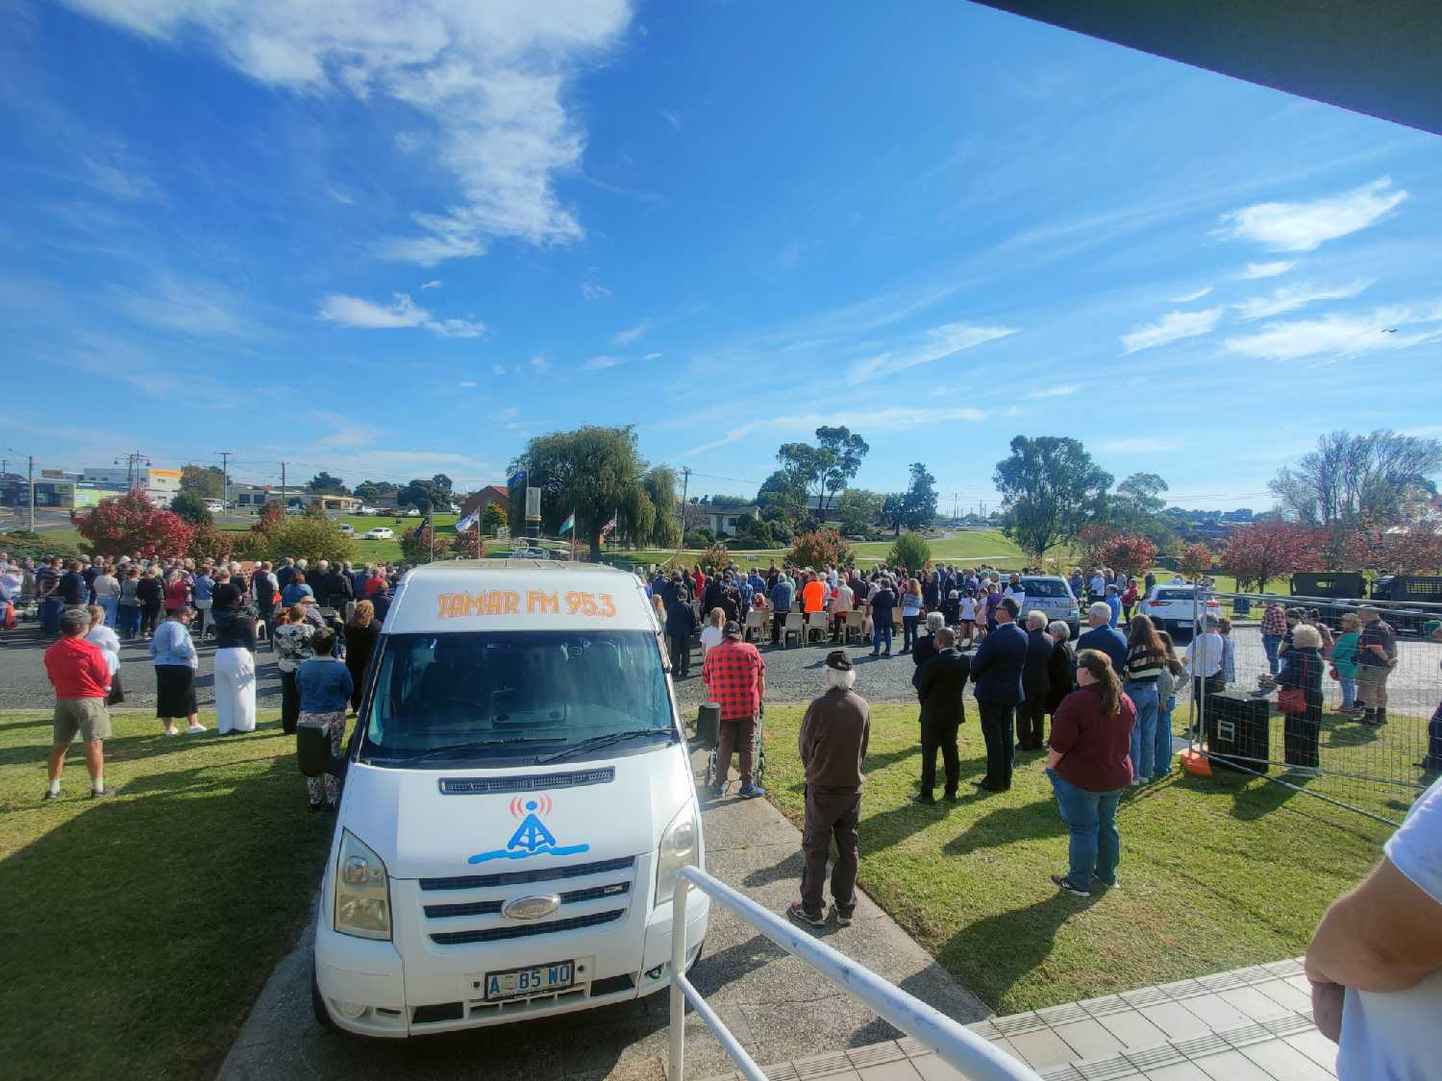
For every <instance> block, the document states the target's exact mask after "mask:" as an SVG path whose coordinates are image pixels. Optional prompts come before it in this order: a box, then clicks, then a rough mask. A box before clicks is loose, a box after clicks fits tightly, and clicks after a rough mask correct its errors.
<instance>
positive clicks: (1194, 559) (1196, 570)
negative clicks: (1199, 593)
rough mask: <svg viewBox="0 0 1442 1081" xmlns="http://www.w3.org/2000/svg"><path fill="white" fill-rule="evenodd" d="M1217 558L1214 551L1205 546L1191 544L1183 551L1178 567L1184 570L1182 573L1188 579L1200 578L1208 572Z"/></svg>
mask: <svg viewBox="0 0 1442 1081" xmlns="http://www.w3.org/2000/svg"><path fill="white" fill-rule="evenodd" d="M1215 558H1216V557H1215V556H1213V555H1212V550H1211V549H1210V548H1208V547H1207V546H1206V545H1205V544H1200V543H1197V544H1189V545H1187V546H1186V547H1185V548H1183V549H1182V555H1181V558H1180V559H1178V560H1177V565H1178V566H1179V567H1181V568H1182V573H1183V574H1185V575H1186V576H1187V577H1188V578H1199V577H1201V576H1202V575H1203V574H1205V573H1206V572H1207V570H1208V569H1209V568H1210V567H1211V565H1212V561H1213V559H1215Z"/></svg>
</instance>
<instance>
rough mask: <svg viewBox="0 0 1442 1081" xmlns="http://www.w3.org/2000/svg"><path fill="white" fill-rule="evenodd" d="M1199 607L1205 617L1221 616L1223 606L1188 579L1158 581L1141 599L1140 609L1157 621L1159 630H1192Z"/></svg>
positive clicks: (1138, 609) (1140, 611)
mask: <svg viewBox="0 0 1442 1081" xmlns="http://www.w3.org/2000/svg"><path fill="white" fill-rule="evenodd" d="M1198 609H1199V610H1200V612H1201V616H1202V618H1203V619H1206V618H1207V616H1220V615H1221V614H1222V606H1221V604H1220V603H1219V602H1218V601H1217V598H1216V597H1215V596H1214V595H1212V594H1211V593H1209V592H1207V591H1206V590H1205V589H1194V588H1193V587H1192V586H1190V585H1188V584H1187V583H1186V582H1159V583H1157V584H1156V585H1154V586H1152V589H1151V592H1150V593H1148V594H1147V595H1146V596H1145V597H1143V598H1142V602H1141V604H1139V605H1138V606H1137V611H1138V612H1139V613H1141V614H1142V615H1144V616H1147V617H1149V618H1150V619H1151V621H1152V622H1153V623H1154V624H1156V628H1157V630H1159V631H1171V632H1176V631H1186V632H1188V633H1190V632H1191V630H1192V616H1193V613H1194V612H1195V611H1197V610H1198Z"/></svg>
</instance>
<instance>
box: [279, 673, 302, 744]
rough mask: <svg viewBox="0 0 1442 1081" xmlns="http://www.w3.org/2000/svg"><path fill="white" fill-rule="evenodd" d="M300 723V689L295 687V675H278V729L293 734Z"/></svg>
mask: <svg viewBox="0 0 1442 1081" xmlns="http://www.w3.org/2000/svg"><path fill="white" fill-rule="evenodd" d="M298 723H300V688H299V687H298V686H296V682H295V673H294V672H286V671H284V670H282V671H281V673H280V727H281V731H283V732H286V733H288V734H290V735H294V734H295V728H296V725H297V724H298Z"/></svg>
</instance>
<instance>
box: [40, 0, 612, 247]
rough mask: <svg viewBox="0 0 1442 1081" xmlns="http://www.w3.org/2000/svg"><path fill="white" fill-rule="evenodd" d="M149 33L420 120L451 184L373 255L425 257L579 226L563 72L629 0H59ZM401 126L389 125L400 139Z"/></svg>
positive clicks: (593, 50)
mask: <svg viewBox="0 0 1442 1081" xmlns="http://www.w3.org/2000/svg"><path fill="white" fill-rule="evenodd" d="M68 2H69V4H70V5H71V6H72V7H75V8H78V9H80V10H82V11H85V12H88V13H90V14H93V15H96V16H98V17H100V18H103V19H107V20H109V21H110V22H113V23H117V24H119V25H121V26H125V27H127V28H129V29H131V30H133V31H135V32H137V33H140V34H143V35H145V36H147V37H149V38H152V39H158V40H162V41H166V42H174V43H176V44H177V45H180V44H188V43H189V42H190V41H192V40H195V39H197V38H199V39H201V40H206V41H208V42H209V43H210V44H211V45H212V46H213V47H214V49H215V51H216V53H217V54H218V55H219V56H220V57H221V58H222V59H223V60H225V61H226V62H227V63H229V64H231V65H232V66H234V67H236V68H238V69H239V70H240V71H242V72H244V73H245V74H246V75H248V76H250V77H251V78H253V79H255V80H257V81H258V82H260V83H263V84H265V85H267V86H274V87H279V88H282V89H285V90H290V91H294V92H297V93H305V94H314V93H336V94H349V95H352V96H354V97H355V98H357V99H359V100H361V101H365V100H367V99H368V98H370V97H372V96H385V97H389V98H392V99H394V100H396V101H399V102H401V103H402V104H404V105H407V106H410V107H411V108H413V109H415V110H416V111H417V112H418V113H420V114H422V116H423V117H424V118H425V119H426V120H427V121H428V122H429V125H430V126H431V128H432V129H433V132H434V134H433V141H434V145H435V149H436V153H437V154H438V156H439V161H440V164H441V165H442V167H444V168H445V169H446V170H447V171H448V172H449V173H450V174H451V175H452V176H453V177H454V179H455V182H456V185H457V187H458V189H459V192H458V197H457V198H455V199H454V200H453V201H452V203H451V205H449V206H448V207H447V208H446V209H445V210H444V211H441V212H435V211H432V212H424V213H416V214H413V215H412V217H413V220H414V222H415V224H416V225H417V227H418V232H417V233H415V234H412V235H410V236H405V237H396V238H392V239H391V240H389V241H386V242H384V243H383V244H382V245H381V249H380V250H381V252H382V254H384V255H386V256H388V257H390V258H395V259H400V260H404V261H409V262H416V263H421V264H423V265H431V264H434V263H438V262H440V261H442V260H444V259H451V258H462V257H466V256H472V255H479V254H481V253H482V252H484V251H485V250H486V247H487V245H488V244H489V243H490V241H492V240H493V239H496V238H505V237H511V238H518V239H521V240H525V241H527V242H530V243H534V244H554V243H566V242H570V241H574V240H578V239H579V238H580V237H581V236H582V235H583V230H582V228H581V225H580V223H579V222H578V221H577V220H576V217H575V214H574V212H573V211H572V210H571V208H569V207H567V206H564V205H563V204H562V203H561V201H560V200H559V198H558V197H557V194H556V191H555V178H556V176H557V175H559V174H561V173H563V172H567V171H571V170H574V169H575V168H576V167H577V165H578V164H579V162H580V159H581V154H582V151H583V149H584V146H585V137H584V132H583V131H582V129H581V127H580V125H579V123H578V122H577V120H576V119H575V117H574V116H573V115H572V114H571V113H569V112H568V111H567V109H566V105H565V100H566V96H567V89H568V84H569V82H570V81H571V79H572V78H573V77H574V76H575V74H576V73H577V72H578V70H579V69H580V68H581V66H582V65H583V64H584V63H585V62H587V61H588V60H590V59H592V58H595V57H598V56H599V54H601V53H602V52H603V51H604V50H605V49H606V48H608V47H609V46H611V45H612V44H613V43H614V42H615V41H616V40H617V39H618V37H619V35H620V33H621V32H622V31H623V30H624V29H625V27H626V25H627V23H628V22H629V20H630V17H631V12H630V6H629V4H628V2H627V0H571V2H569V3H540V4H538V3H531V2H528V0H488V2H486V3H460V4H457V3H449V2H445V0H411V2H410V3H406V4H396V3H393V2H391V0H299V2H290V3H281V2H278V0H253V2H250V3H201V2H196V0H143V2H137V0H68ZM410 134H411V133H404V137H400V136H398V137H397V143H398V145H399V146H400V147H401V148H402V149H405V147H406V143H407V141H408V138H409V136H410Z"/></svg>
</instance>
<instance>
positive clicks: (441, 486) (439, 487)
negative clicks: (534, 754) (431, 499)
mask: <svg viewBox="0 0 1442 1081" xmlns="http://www.w3.org/2000/svg"><path fill="white" fill-rule="evenodd" d="M431 487H432V488H433V489H435V490H436V491H437V492H439V493H440V494H441V495H443V496H445V497H446V498H447V499H449V498H450V497H451V491H452V489H453V488H454V487H455V486H454V485H453V484H452V482H451V478H450V477H448V476H446V475H445V474H444V473H437V474H436V475H435V476H434V477H432V478H431Z"/></svg>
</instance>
